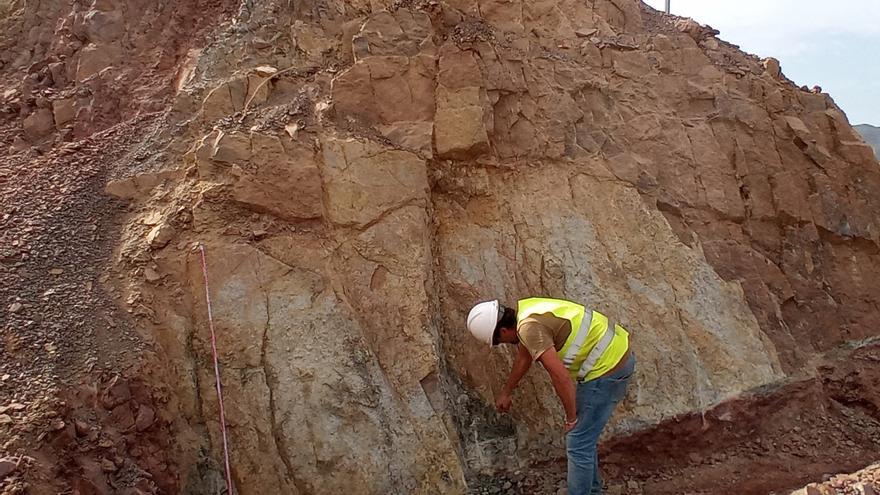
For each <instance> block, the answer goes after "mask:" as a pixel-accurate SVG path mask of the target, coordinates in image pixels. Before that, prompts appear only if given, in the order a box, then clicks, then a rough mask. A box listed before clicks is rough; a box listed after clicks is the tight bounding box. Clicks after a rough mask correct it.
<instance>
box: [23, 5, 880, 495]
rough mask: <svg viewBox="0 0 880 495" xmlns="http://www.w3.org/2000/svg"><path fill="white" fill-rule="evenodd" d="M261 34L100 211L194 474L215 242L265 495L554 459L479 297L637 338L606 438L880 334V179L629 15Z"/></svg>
mask: <svg viewBox="0 0 880 495" xmlns="http://www.w3.org/2000/svg"><path fill="white" fill-rule="evenodd" d="M96 3H100V4H102V5H103V4H104V2H96ZM108 5H109V4H108ZM249 5H250V6H251V7H250V8H249V9H248V11H247V12H246V15H245V13H243V11H240V12H239V15H238V17H236V18H235V20H236V22H235V23H231V24H229V25H222V26H221V25H219V24H218V27H217V33H216V37H215V38H213V39H216V40H221V41H222V42H216V43H212V44H209V45H207V46H205V47H204V48H203V49H202V50H200V51H198V52H195V53H193V54H192V56H191V57H187V58H186V61H185V62H181V66H180V71H179V75H178V79H177V80H176V82H175V84H176V88H175V89H176V92H177V96H176V99H175V101H174V102H173V104H172V111H170V112H169V114H168V117H167V121H166V122H165V127H164V129H163V130H164V132H155V133H153V134H152V135H151V136H150V137H149V138H148V140H147V142H145V143H143V147H142V148H141V149H142V150H161V152H157V153H156V154H154V155H150V153H147V152H142V153H140V154H139V155H138V157H137V159H136V160H137V161H138V163H137V164H136V165H132V166H131V167H129V168H128V169H127V175H126V174H123V175H122V176H121V177H119V180H118V181H117V182H114V183H112V184H111V185H110V186H109V187H108V191H111V192H116V193H117V194H119V195H120V196H123V197H125V198H127V199H130V200H132V201H133V206H132V211H133V213H132V214H131V215H130V217H129V218H128V219H127V220H128V221H127V223H126V226H125V228H124V229H123V232H122V239H121V243H120V247H119V251H118V258H117V259H116V260H115V261H116V265H117V267H118V269H120V270H122V271H125V272H126V273H127V274H128V278H127V282H126V283H124V284H123V285H122V286H121V287H120V289H121V290H122V291H123V292H124V293H125V295H126V300H127V301H129V302H130V304H131V305H132V306H133V307H134V309H133V310H132V312H133V314H134V317H136V318H139V320H138V321H139V322H140V324H141V325H142V327H143V329H144V331H145V332H146V333H147V334H149V335H151V336H152V337H153V338H154V339H155V342H156V345H157V347H158V348H159V349H161V350H162V356H163V357H164V358H165V359H164V363H163V364H164V365H165V366H166V367H167V368H168V370H169V371H168V373H169V375H170V376H172V377H175V378H176V382H175V383H171V384H169V386H170V387H172V388H173V389H174V393H175V396H176V397H178V400H177V401H175V402H174V406H175V407H177V408H178V410H177V411H176V414H173V415H169V416H175V417H178V418H179V420H178V423H177V427H178V428H180V429H190V430H194V431H195V432H196V433H197V435H196V437H197V438H199V439H200V441H199V442H200V443H199V442H196V444H195V445H180V446H178V447H177V448H178V449H179V450H180V451H181V452H183V454H182V455H181V456H180V457H179V461H178V462H179V463H180V464H181V472H183V473H188V474H186V475H185V476H186V477H189V478H197V474H198V473H199V472H200V471H199V470H204V469H208V468H206V467H205V465H204V464H202V463H199V457H198V453H197V452H198V450H199V449H203V450H204V451H205V452H209V453H210V456H211V457H212V458H218V457H217V456H218V453H219V448H218V446H219V445H220V443H219V438H218V436H217V435H218V433H217V432H218V430H219V428H218V425H217V423H216V419H214V418H216V417H217V414H216V407H217V406H216V396H215V395H216V394H215V390H214V382H213V375H212V373H213V368H212V366H210V364H209V363H210V350H209V349H210V343H209V339H210V337H209V334H208V333H207V332H208V330H207V321H206V313H207V308H206V306H205V304H204V294H205V286H204V282H203V274H202V272H201V267H200V260H199V258H198V253H197V251H195V250H193V249H191V248H192V246H194V245H195V244H196V243H203V244H204V245H205V246H206V247H207V252H208V268H209V271H210V273H209V279H210V293H211V296H212V298H213V309H214V317H215V324H216V327H217V331H218V335H219V343H218V347H219V352H220V361H221V364H222V372H221V376H222V379H223V385H224V395H225V400H226V404H227V420H228V427H229V432H230V435H231V443H232V445H233V448H232V456H233V459H232V465H233V467H234V473H233V475H234V478H235V480H236V483H237V488H238V491H239V493H242V494H245V495H246V494H250V493H301V494H306V493H365V494H366V493H462V492H463V491H464V490H465V489H466V481H465V479H466V476H467V475H468V474H470V473H473V472H477V471H483V472H488V471H491V470H493V469H499V468H502V467H505V466H511V465H515V464H516V462H518V460H521V459H525V458H527V457H529V456H530V457H531V458H539V459H546V458H551V457H556V456H559V455H561V453H562V450H561V447H562V440H563V439H562V437H561V435H559V434H558V430H559V418H560V414H561V409H560V406H559V404H558V401H557V399H556V398H555V395H554V394H553V391H552V388H551V387H550V384H549V380H548V379H547V377H546V376H545V374H543V373H542V372H540V370H538V371H532V372H531V373H530V374H529V375H528V377H527V379H526V380H525V381H524V383H523V384H522V385H521V388H520V390H519V391H518V392H517V395H516V397H515V406H514V412H513V414H512V415H511V416H509V417H508V416H499V415H497V414H496V413H495V412H494V410H493V408H492V403H493V400H494V396H495V394H497V392H498V391H499V390H500V388H501V387H502V385H503V383H504V380H505V378H506V372H507V370H508V369H509V366H510V364H511V362H512V358H513V353H512V350H511V349H495V350H491V351H489V350H487V349H485V348H482V347H480V346H478V345H476V344H475V342H474V341H473V340H472V339H471V337H470V336H469V334H467V331H466V329H465V328H464V324H463V323H464V317H465V315H466V314H467V311H468V310H469V309H470V307H471V305H472V304H474V303H475V302H478V301H481V300H485V299H489V298H496V297H497V298H501V299H503V300H504V301H505V302H507V303H508V304H514V303H515V301H516V300H517V299H518V298H522V297H527V296H532V295H544V296H553V297H562V298H570V299H574V300H578V301H582V302H584V303H585V304H587V305H588V306H590V307H593V308H596V309H598V310H601V311H603V312H605V313H607V314H610V315H614V316H615V318H616V319H617V320H618V321H619V322H621V323H622V324H623V325H624V326H625V327H627V328H628V329H629V330H630V331H631V333H632V341H633V346H634V349H635V352H636V353H637V356H638V360H639V370H640V371H639V373H638V375H637V377H636V379H635V380H634V384H633V386H632V389H631V393H630V394H629V396H628V398H627V399H626V401H625V402H624V403H623V405H622V407H621V410H620V411H619V413H618V414H617V415H616V417H615V420H614V423H613V425H612V427H611V429H610V430H611V433H612V434H615V433H628V432H634V431H636V430H639V429H642V428H647V427H650V426H651V425H654V424H657V423H658V422H660V421H662V420H666V419H669V418H672V417H675V416H677V415H680V414H684V413H688V412H693V411H700V410H705V409H706V408H708V407H710V406H713V405H715V404H718V403H719V402H721V401H723V400H725V399H727V398H730V397H732V396H735V395H737V394H739V393H741V392H743V391H746V390H749V389H752V388H755V387H760V386H763V385H768V384H772V383H775V382H777V381H780V380H782V379H785V378H786V376H787V375H790V374H792V373H794V372H796V371H799V370H801V368H802V367H803V366H804V363H805V362H808V361H809V359H810V357H811V356H813V355H814V354H816V353H820V352H822V351H825V350H827V349H829V348H832V347H834V346H837V345H838V344H840V343H841V342H843V341H846V340H854V339H862V338H866V337H869V336H872V335H875V334H876V333H877V331H876V328H878V323H880V321H878V315H877V312H876V307H877V304H878V302H880V301H878V298H880V286H878V282H877V281H878V280H880V262H878V261H880V260H878V253H880V249H878V246H880V245H878V242H880V226H878V224H877V219H878V218H880V199H878V195H877V194H876V192H877V191H878V190H880V171H878V168H877V162H876V159H875V158H874V156H873V153H872V151H871V149H870V147H869V146H867V145H866V144H864V142H863V141H862V140H861V139H860V138H859V137H858V136H857V134H856V133H855V131H854V130H853V128H852V127H851V126H850V125H849V123H848V122H847V119H846V116H845V115H844V114H843V113H842V112H841V111H840V110H839V109H838V108H837V107H836V106H835V105H834V103H833V102H832V101H831V100H830V99H829V98H828V97H827V96H825V95H821V94H812V93H807V92H802V91H800V90H799V89H797V88H796V87H794V86H793V85H792V84H790V83H789V82H788V81H787V80H785V78H784V76H783V75H782V73H781V72H780V69H779V66H778V63H774V61H772V60H768V61H761V60H758V59H755V58H752V57H748V56H746V55H744V54H743V53H741V52H739V51H737V50H736V49H735V48H734V47H732V46H731V45H728V44H726V43H724V42H722V41H720V40H718V39H717V38H715V34H717V33H715V32H714V31H712V30H710V29H708V28H705V27H704V26H700V25H699V24H698V23H695V22H693V21H687V20H679V22H673V21H671V20H669V19H667V18H665V17H663V16H661V15H659V14H657V13H656V12H654V11H651V10H650V9H647V8H646V7H644V6H643V5H642V4H641V3H639V2H636V1H635V0H589V1H569V0H547V1H540V2H527V1H523V0H509V1H496V0H454V1H453V0H447V1H439V2H438V1H415V2H391V1H381V0H378V1H371V2H366V1H355V2H341V1H330V2H317V1H308V0H307V1H303V2H294V4H291V3H289V2H287V1H286V0H283V1H282V0H279V1H272V0H259V1H254V2H250V3H249ZM96 9H97V10H95V13H94V14H89V15H87V16H85V17H83V22H84V23H85V26H86V27H84V29H86V28H87V27H88V26H95V28H94V29H92V30H91V31H90V30H89V29H86V31H85V33H86V37H87V38H88V39H89V40H90V43H89V44H88V45H85V46H84V47H83V48H82V51H81V52H80V53H79V65H78V66H77V68H76V70H74V69H73V68H72V67H71V68H69V70H68V72H70V76H71V77H72V78H74V79H76V80H84V79H89V78H95V77H97V78H98V79H100V77H103V76H101V75H102V74H108V72H107V70H106V68H104V67H100V66H99V65H101V64H110V65H112V66H114V67H115V66H116V64H124V63H125V58H124V57H122V56H120V57H116V56H115V55H116V54H114V53H112V50H111V51H110V52H104V51H101V50H103V49H104V48H102V47H105V48H106V47H107V46H116V45H117V44H118V38H119V36H122V34H120V33H125V32H128V31H126V30H122V31H120V23H123V24H124V23H125V22H128V21H127V19H128V17H125V16H123V17H119V16H117V15H115V14H113V13H111V12H105V11H104V10H102V9H100V8H97V7H96ZM99 55H100V56H99ZM98 62H100V64H99V63H98ZM258 68H259V69H258ZM276 68H284V69H283V70H278V69H276ZM96 75H97V76H96ZM63 108H66V107H62V106H61V104H60V103H59V104H58V107H57V108H56V112H55V115H54V119H53V114H52V111H51V110H49V109H48V108H43V109H40V110H38V112H40V113H39V118H36V117H35V118H33V119H31V120H30V121H29V122H28V134H29V135H33V136H38V135H44V134H45V133H48V132H52V127H54V126H55V125H56V124H57V125H59V126H60V125H61V124H62V123H63V122H68V120H67V119H68V118H69V116H70V111H69V110H68V111H66V112H63V111H61V109H63ZM75 108H77V109H78V108H79V104H77V105H75ZM79 112H80V110H77V115H79ZM35 115H36V114H35ZM59 115H60V116H59ZM147 268H149V270H150V271H149V272H147V271H146V269H147ZM146 273H149V276H145V274H146ZM147 279H149V280H147ZM143 421H146V419H144V420H143Z"/></svg>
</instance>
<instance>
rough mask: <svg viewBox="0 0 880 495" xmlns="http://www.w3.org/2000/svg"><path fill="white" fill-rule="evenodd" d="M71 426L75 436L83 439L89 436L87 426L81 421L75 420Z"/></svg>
mask: <svg viewBox="0 0 880 495" xmlns="http://www.w3.org/2000/svg"><path fill="white" fill-rule="evenodd" d="M73 426H74V427H75V428H76V434H77V435H78V436H81V437H84V436H86V435H88V434H89V429H90V428H89V424H88V423H86V422H85V421H82V420H79V419H78V420H76V421H74V422H73Z"/></svg>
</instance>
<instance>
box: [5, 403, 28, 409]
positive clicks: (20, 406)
mask: <svg viewBox="0 0 880 495" xmlns="http://www.w3.org/2000/svg"><path fill="white" fill-rule="evenodd" d="M26 408H27V406H25V405H24V404H22V403H20V402H13V403H12V404H9V405H8V406H6V409H7V410H9V411H24V410H25V409H26Z"/></svg>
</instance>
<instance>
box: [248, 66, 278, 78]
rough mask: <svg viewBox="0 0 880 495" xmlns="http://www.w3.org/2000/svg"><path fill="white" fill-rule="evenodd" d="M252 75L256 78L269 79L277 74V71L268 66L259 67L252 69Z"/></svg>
mask: <svg viewBox="0 0 880 495" xmlns="http://www.w3.org/2000/svg"><path fill="white" fill-rule="evenodd" d="M254 73H255V74H256V75H258V76H262V77H269V76H274V75H275V74H277V73H278V69H276V68H275V67H271V66H269V65H261V66H259V67H257V68H256V69H254Z"/></svg>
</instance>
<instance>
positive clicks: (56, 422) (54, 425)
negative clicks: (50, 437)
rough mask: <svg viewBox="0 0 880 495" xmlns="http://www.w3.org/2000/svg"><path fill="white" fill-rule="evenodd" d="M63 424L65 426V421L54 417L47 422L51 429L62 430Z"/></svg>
mask: <svg viewBox="0 0 880 495" xmlns="http://www.w3.org/2000/svg"><path fill="white" fill-rule="evenodd" d="M65 426H67V425H66V423H64V420H62V419H60V418H55V419H53V420H52V422H51V423H49V428H51V429H52V431H58V430H63V429H64V427H65Z"/></svg>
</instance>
